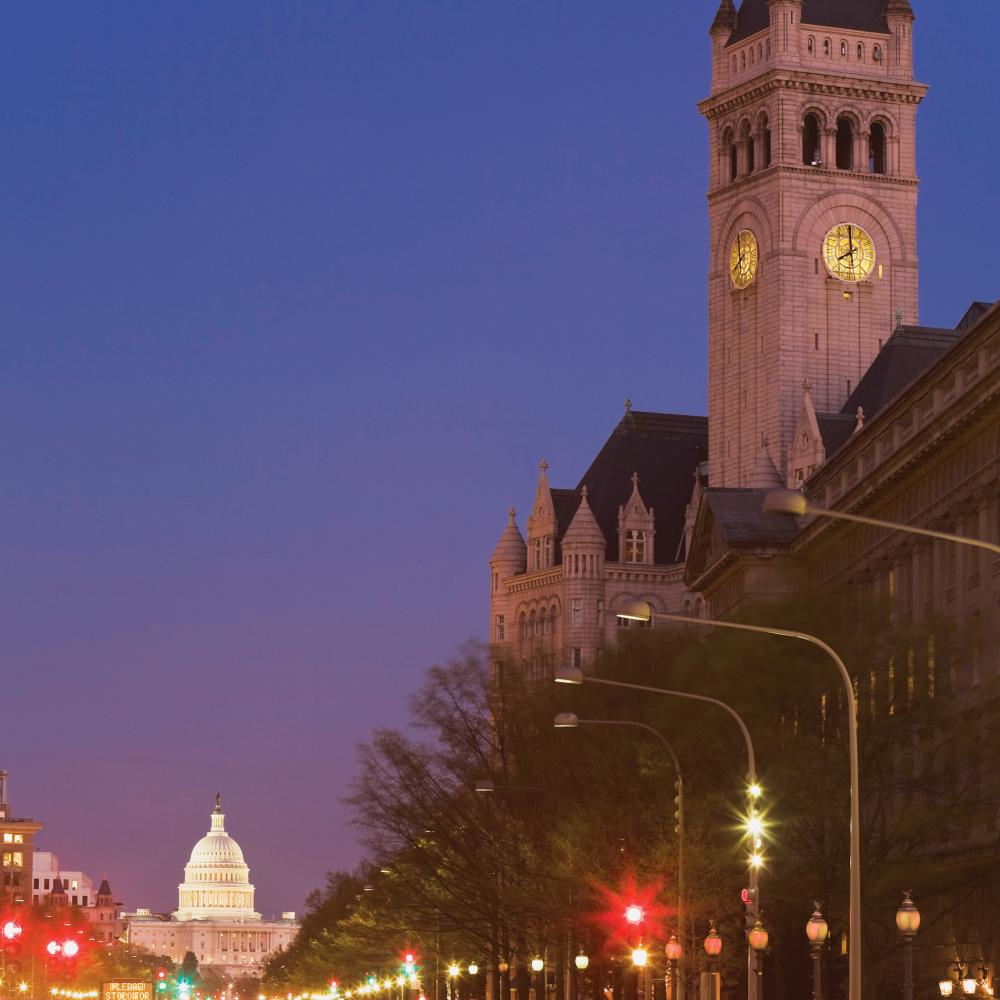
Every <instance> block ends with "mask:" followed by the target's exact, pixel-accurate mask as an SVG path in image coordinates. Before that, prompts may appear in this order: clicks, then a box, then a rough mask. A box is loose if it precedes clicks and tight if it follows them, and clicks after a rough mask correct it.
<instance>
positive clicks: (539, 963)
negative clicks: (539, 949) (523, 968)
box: [531, 958, 545, 972]
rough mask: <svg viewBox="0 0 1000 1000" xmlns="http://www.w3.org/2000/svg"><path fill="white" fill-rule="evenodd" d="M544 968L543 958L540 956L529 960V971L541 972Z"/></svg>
mask: <svg viewBox="0 0 1000 1000" xmlns="http://www.w3.org/2000/svg"><path fill="white" fill-rule="evenodd" d="M544 968H545V960H544V959H542V958H533V959H532V960H531V971H532V972H541V971H542V969H544Z"/></svg>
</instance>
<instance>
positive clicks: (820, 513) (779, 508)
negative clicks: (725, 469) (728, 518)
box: [763, 490, 1000, 555]
mask: <svg viewBox="0 0 1000 1000" xmlns="http://www.w3.org/2000/svg"><path fill="white" fill-rule="evenodd" d="M763 509H764V512H765V513H767V514H791V515H793V516H795V517H808V516H809V515H813V516H815V517H827V518H830V519H831V520H834V521H850V522H851V523H852V524H866V525H868V526H869V527H872V528H885V529H886V530H887V531H903V532H905V533H906V534H908V535H922V536H923V537H924V538H936V539H938V540H939V541H942V542H955V543H956V544H957V545H971V546H973V547H974V548H977V549H985V550H986V551H987V552H993V553H995V554H996V555H1000V545H994V544H993V543H992V542H984V541H982V540H981V539H978V538H965V537H964V536H962V535H955V534H952V533H951V532H948V531H934V530H933V529H932V528H918V527H916V526H915V525H912V524H899V523H898V522H896V521H883V520H882V519H881V518H877V517H865V516H864V515H863V514H847V513H845V512H844V511H839V510H829V509H828V508H826V507H817V506H816V505H815V504H812V503H810V502H809V501H808V499H806V497H805V495H804V494H802V493H799V492H798V490H771V491H770V492H768V494H767V495H766V496H765V497H764V508H763Z"/></svg>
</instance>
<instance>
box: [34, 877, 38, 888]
mask: <svg viewBox="0 0 1000 1000" xmlns="http://www.w3.org/2000/svg"><path fill="white" fill-rule="evenodd" d="M33 888H35V889H37V888H38V879H37V878H36V879H35V884H34V886H33Z"/></svg>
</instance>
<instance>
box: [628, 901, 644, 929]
mask: <svg viewBox="0 0 1000 1000" xmlns="http://www.w3.org/2000/svg"><path fill="white" fill-rule="evenodd" d="M645 916H646V914H645V913H644V912H643V909H642V907H641V906H639V905H638V904H637V903H633V904H632V905H631V906H629V907H628V908H627V909H626V910H625V920H626V921H627V922H628V923H630V924H632V925H633V926H635V925H636V924H641V923H642V921H643V918H644V917H645Z"/></svg>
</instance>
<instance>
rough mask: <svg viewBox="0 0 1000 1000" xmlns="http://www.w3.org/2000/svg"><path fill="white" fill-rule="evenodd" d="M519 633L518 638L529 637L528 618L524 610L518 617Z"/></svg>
mask: <svg viewBox="0 0 1000 1000" xmlns="http://www.w3.org/2000/svg"><path fill="white" fill-rule="evenodd" d="M517 634H518V638H520V639H527V638H528V619H527V616H526V615H525V613H524V612H523V611H522V612H521V614H520V615H518V619H517Z"/></svg>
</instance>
